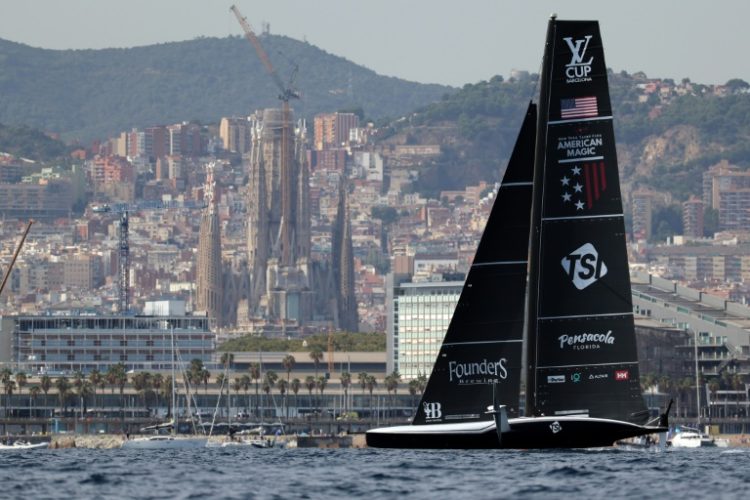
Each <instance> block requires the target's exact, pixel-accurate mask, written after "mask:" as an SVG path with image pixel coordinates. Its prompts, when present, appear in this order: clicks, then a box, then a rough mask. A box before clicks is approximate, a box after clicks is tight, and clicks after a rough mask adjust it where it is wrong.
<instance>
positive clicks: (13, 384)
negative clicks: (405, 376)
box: [0, 349, 426, 418]
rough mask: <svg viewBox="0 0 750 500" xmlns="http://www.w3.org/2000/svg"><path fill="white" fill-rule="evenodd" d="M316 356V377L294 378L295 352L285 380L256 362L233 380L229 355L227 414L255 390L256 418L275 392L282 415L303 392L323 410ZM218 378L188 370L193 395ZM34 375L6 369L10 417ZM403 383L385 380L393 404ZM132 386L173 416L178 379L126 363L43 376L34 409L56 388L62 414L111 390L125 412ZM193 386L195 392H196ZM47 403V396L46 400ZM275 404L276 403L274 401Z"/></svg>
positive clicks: (224, 380) (323, 383)
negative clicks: (129, 367)
mask: <svg viewBox="0 0 750 500" xmlns="http://www.w3.org/2000/svg"><path fill="white" fill-rule="evenodd" d="M310 357H311V359H313V361H315V362H316V374H315V376H313V375H308V376H307V377H305V378H304V380H300V379H299V378H291V373H292V371H293V369H294V366H295V364H296V360H295V358H294V356H292V355H291V354H288V355H286V356H285V357H284V358H283V360H282V366H283V367H284V370H285V371H286V377H283V376H280V375H279V374H277V373H276V372H275V371H274V370H266V371H265V372H263V371H262V369H261V366H260V364H259V363H252V364H251V365H250V366H249V368H248V372H247V373H243V374H241V375H238V376H235V377H234V378H233V379H231V378H230V376H229V369H230V368H231V366H232V364H233V363H234V355H233V354H231V353H224V355H223V356H222V358H221V364H222V366H223V367H224V371H223V372H222V373H219V374H217V375H216V376H215V377H213V378H214V381H215V383H216V384H217V385H218V386H219V388H220V397H224V395H225V394H226V397H227V399H226V401H227V411H229V406H230V402H229V396H230V394H231V392H230V391H233V392H234V394H235V398H237V399H239V398H240V394H241V393H243V392H244V396H245V403H246V404H245V407H246V408H251V407H252V405H251V404H250V402H251V401H250V396H249V391H250V390H251V389H252V388H253V387H254V389H255V390H254V392H255V398H254V403H255V408H254V416H255V417H256V418H260V417H261V415H260V407H261V406H263V407H268V406H269V405H268V398H272V397H273V391H274V389H275V390H277V391H278V394H280V395H281V399H282V413H283V414H284V415H285V416H286V417H287V418H288V417H289V395H290V393H291V394H292V395H294V406H295V407H297V406H298V404H297V397H298V394H299V391H300V390H302V389H307V391H308V394H309V396H310V400H311V401H313V404H314V405H315V406H316V407H318V406H319V405H320V400H318V401H315V398H313V395H314V394H317V395H318V396H320V397H321V398H322V396H323V394H324V392H325V390H326V387H327V385H328V382H329V378H328V374H326V375H318V371H317V364H318V363H319V362H320V360H321V359H322V357H323V354H322V352H321V351H320V350H316V349H313V350H312V351H311V352H310ZM211 378H212V374H211V373H210V372H209V370H208V369H207V368H206V367H205V366H204V364H203V362H202V361H201V360H199V359H194V360H192V361H191V362H190V364H189V366H188V368H187V370H186V371H185V373H184V383H185V384H186V385H187V386H188V391H189V392H195V393H197V391H198V389H199V388H200V386H203V390H204V394H207V393H208V384H209V382H210V380H211ZM28 379H29V377H28V376H27V375H26V374H25V373H24V372H17V373H15V374H14V373H13V372H11V370H10V369H8V368H3V369H2V370H0V383H1V384H2V385H3V388H4V394H5V400H4V407H5V414H6V415H7V414H8V406H9V403H10V399H11V396H13V394H22V393H23V390H24V388H25V387H26V386H27V385H28ZM352 381H353V377H352V374H351V373H349V372H347V371H344V372H342V373H341V375H340V383H341V387H342V389H343V392H344V401H345V405H344V408H343V411H344V412H345V413H349V411H350V408H349V389H350V387H351V386H352ZM358 381H359V385H360V387H361V388H362V394H363V396H364V394H365V391H368V392H369V394H370V407H372V401H373V391H374V390H375V389H376V388H377V387H378V381H377V379H376V378H375V376H374V375H371V374H369V373H367V372H361V373H359V375H358ZM400 382H401V376H400V374H399V373H398V372H393V373H391V374H389V375H388V376H386V377H385V379H384V380H383V383H384V385H385V388H386V390H387V391H388V396H389V400H390V401H391V404H392V403H393V398H392V395H393V396H395V395H396V394H397V392H398V387H399V384H400ZM128 383H130V386H131V387H132V389H133V390H134V391H135V392H136V393H137V395H138V397H139V399H140V403H141V405H142V406H143V407H144V408H149V407H159V406H162V405H164V406H166V407H167V408H168V410H167V417H170V416H171V403H172V391H171V386H172V378H171V377H170V376H164V375H162V374H160V373H156V374H152V373H149V372H146V371H142V372H137V373H135V374H133V375H131V376H128V373H127V371H126V366H125V365H124V364H123V363H118V364H116V365H112V366H110V367H109V368H108V369H107V370H106V371H105V372H100V371H99V370H97V369H94V370H92V371H91V372H90V373H89V374H88V376H87V375H85V374H84V373H82V372H81V371H76V372H74V373H73V375H72V376H71V378H68V377H66V376H60V377H56V378H54V379H53V378H51V377H50V376H49V375H42V376H41V378H40V379H39V383H38V384H35V385H32V386H31V387H29V389H28V392H29V395H30V399H31V402H32V405H33V406H34V407H35V406H36V401H37V399H38V397H39V396H40V395H41V394H42V393H43V394H44V395H45V397H46V396H47V394H48V393H49V391H50V390H51V389H52V388H53V387H54V389H55V391H56V393H57V397H58V403H59V406H60V410H61V411H62V412H63V413H66V412H67V411H68V407H69V405H70V404H71V403H72V402H73V401H80V404H81V405H82V407H83V408H82V409H83V412H84V413H85V412H86V411H87V409H88V405H89V402H90V401H91V403H92V405H93V406H94V407H97V397H98V395H99V394H100V393H103V392H104V391H105V390H106V389H107V388H109V389H110V390H111V394H112V395H114V394H115V392H116V391H117V392H119V396H120V398H119V407H120V410H121V412H122V411H123V410H124V402H125V388H126V387H127V386H128ZM425 385H426V378H425V377H424V376H420V377H419V378H418V379H416V380H412V381H410V382H409V386H408V387H409V393H410V394H411V395H412V399H414V397H415V396H416V395H417V394H421V393H422V391H423V390H424V386H425ZM191 388H192V389H191ZM261 392H262V394H263V395H264V396H265V398H266V402H265V404H263V405H261V397H260V394H261ZM45 399H46V398H45ZM273 404H274V405H275V403H273Z"/></svg>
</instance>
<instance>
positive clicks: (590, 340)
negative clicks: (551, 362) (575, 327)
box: [557, 330, 615, 351]
mask: <svg viewBox="0 0 750 500" xmlns="http://www.w3.org/2000/svg"><path fill="white" fill-rule="evenodd" d="M557 340H559V341H560V349H564V348H565V347H566V346H570V347H571V348H572V349H573V350H574V351H582V350H589V349H600V348H601V346H602V345H612V344H614V343H615V336H614V335H612V330H609V331H608V332H607V333H579V334H575V335H560V336H559V337H557Z"/></svg>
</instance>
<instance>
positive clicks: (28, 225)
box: [0, 219, 34, 295]
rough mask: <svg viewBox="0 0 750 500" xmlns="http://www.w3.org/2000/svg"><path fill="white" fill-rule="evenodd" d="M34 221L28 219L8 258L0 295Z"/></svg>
mask: <svg viewBox="0 0 750 500" xmlns="http://www.w3.org/2000/svg"><path fill="white" fill-rule="evenodd" d="M33 223H34V220H33V219H32V220H30V221H29V223H28V224H27V225H26V230H25V231H24V232H23V236H21V242H20V243H19V244H18V246H17V247H16V251H15V252H14V253H13V258H12V259H10V265H9V266H8V270H7V271H6V272H5V276H3V282H2V284H0V295H2V293H3V289H4V288H5V283H6V282H7V281H8V277H9V276H10V273H11V271H13V265H14V264H15V263H16V259H17V258H18V254H19V253H20V252H21V247H22V246H23V244H24V242H25V241H26V236H27V235H28V234H29V229H31V225H32V224H33Z"/></svg>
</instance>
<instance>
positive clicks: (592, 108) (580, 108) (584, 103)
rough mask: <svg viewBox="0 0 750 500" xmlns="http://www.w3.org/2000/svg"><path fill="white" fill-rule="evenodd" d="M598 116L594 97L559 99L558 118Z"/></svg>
mask: <svg viewBox="0 0 750 500" xmlns="http://www.w3.org/2000/svg"><path fill="white" fill-rule="evenodd" d="M595 116H599V107H598V105H597V103H596V96H591V97H576V98H573V99H560V118H562V119H567V118H591V117H595Z"/></svg>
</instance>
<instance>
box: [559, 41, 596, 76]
mask: <svg viewBox="0 0 750 500" xmlns="http://www.w3.org/2000/svg"><path fill="white" fill-rule="evenodd" d="M591 38H592V35H586V36H585V37H584V38H581V39H579V40H576V41H573V37H570V36H569V37H566V38H563V40H564V41H565V43H566V44H568V48H569V49H570V52H571V58H570V62H569V63H568V64H566V65H565V77H566V80H565V82H566V83H580V82H590V81H591V77H590V76H589V75H590V74H591V63H592V62H593V61H594V57H593V56H592V57H589V59H588V60H587V61H584V60H583V58H584V57H586V49H588V47H589V42H590V41H591Z"/></svg>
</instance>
